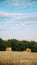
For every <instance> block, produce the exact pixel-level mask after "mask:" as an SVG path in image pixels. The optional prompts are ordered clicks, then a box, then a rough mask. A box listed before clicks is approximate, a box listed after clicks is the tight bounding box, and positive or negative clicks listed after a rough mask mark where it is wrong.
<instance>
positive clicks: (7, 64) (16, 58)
mask: <svg viewBox="0 0 37 65" xmlns="http://www.w3.org/2000/svg"><path fill="white" fill-rule="evenodd" d="M0 65H37V53H32V52H12V51H11V52H9V51H8V52H7V51H0Z"/></svg>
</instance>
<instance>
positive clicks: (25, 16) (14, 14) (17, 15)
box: [0, 11, 37, 18]
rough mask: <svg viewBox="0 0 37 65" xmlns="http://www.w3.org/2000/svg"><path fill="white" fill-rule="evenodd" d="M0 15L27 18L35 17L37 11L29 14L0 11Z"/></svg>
mask: <svg viewBox="0 0 37 65" xmlns="http://www.w3.org/2000/svg"><path fill="white" fill-rule="evenodd" d="M0 16H3V17H4V16H5V17H18V18H29V17H37V12H35V13H30V14H24V13H8V12H1V11H0Z"/></svg>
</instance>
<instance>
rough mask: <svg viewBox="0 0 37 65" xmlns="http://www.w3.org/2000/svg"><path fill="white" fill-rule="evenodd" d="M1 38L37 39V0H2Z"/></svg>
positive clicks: (0, 5) (0, 2)
mask: <svg viewBox="0 0 37 65" xmlns="http://www.w3.org/2000/svg"><path fill="white" fill-rule="evenodd" d="M0 38H2V39H18V40H33V41H37V0H0Z"/></svg>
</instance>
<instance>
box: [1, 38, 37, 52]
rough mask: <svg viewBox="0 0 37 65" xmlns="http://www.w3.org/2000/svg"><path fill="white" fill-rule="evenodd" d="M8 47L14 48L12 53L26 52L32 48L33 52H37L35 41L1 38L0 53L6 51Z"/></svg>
mask: <svg viewBox="0 0 37 65" xmlns="http://www.w3.org/2000/svg"><path fill="white" fill-rule="evenodd" d="M7 47H10V48H12V51H25V50H26V48H30V49H31V51H32V52H37V42H35V41H25V40H22V41H19V40H16V39H9V40H3V39H1V38H0V51H5V50H6V48H7Z"/></svg>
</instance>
